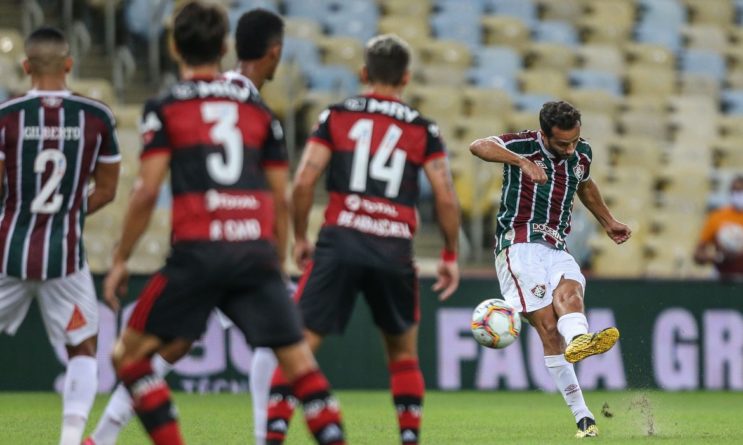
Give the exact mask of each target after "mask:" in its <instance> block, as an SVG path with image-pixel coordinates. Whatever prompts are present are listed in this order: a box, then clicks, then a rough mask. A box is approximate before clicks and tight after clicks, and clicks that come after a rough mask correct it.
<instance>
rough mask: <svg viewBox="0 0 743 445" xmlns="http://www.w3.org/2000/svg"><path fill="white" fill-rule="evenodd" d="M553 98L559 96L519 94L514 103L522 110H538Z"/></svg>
mask: <svg viewBox="0 0 743 445" xmlns="http://www.w3.org/2000/svg"><path fill="white" fill-rule="evenodd" d="M553 100H557V98H556V97H554V96H552V95H549V94H533V93H532V94H517V95H516V96H515V100H514V104H515V105H516V108H518V109H519V110H521V111H532V112H538V111H539V110H541V109H542V105H544V103H545V102H549V101H553Z"/></svg>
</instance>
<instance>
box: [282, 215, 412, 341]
mask: <svg viewBox="0 0 743 445" xmlns="http://www.w3.org/2000/svg"><path fill="white" fill-rule="evenodd" d="M359 238H361V239H359ZM374 238H376V237H371V238H370V236H368V235H363V234H359V233H358V232H355V231H352V230H349V229H338V228H332V229H327V228H326V229H323V230H322V232H321V234H320V238H319V240H318V243H317V249H316V250H315V257H314V260H313V262H312V264H311V265H310V266H309V267H308V268H307V270H306V271H305V273H304V275H303V276H302V279H301V280H300V282H299V286H298V289H297V293H296V299H298V305H299V310H300V312H301V314H302V319H303V321H304V324H305V327H307V328H308V329H310V330H311V331H314V332H317V333H318V334H322V335H326V334H333V333H342V332H343V331H344V330H345V328H346V325H347V324H348V321H349V319H350V318H351V314H352V312H353V307H354V304H355V302H356V298H357V296H358V294H359V293H361V294H363V296H364V299H365V300H366V302H367V304H368V305H369V309H370V310H371V313H372V316H373V318H374V323H375V324H376V325H377V326H378V327H379V328H380V329H381V330H382V332H384V333H387V334H392V335H397V334H402V333H403V332H405V331H407V330H408V329H409V328H410V327H411V326H414V325H416V324H417V323H418V321H419V320H420V307H419V303H418V277H417V275H416V271H415V266H414V264H413V261H412V255H404V256H402V257H400V256H397V257H396V258H395V259H394V261H393V260H392V259H390V258H388V259H387V261H380V260H381V259H382V258H380V256H379V255H377V254H378V253H380V252H375V251H373V250H374V249H373V248H370V246H369V245H367V243H368V242H372V243H373V242H375V241H380V240H379V239H377V240H375V239H374ZM384 241H385V242H386V241H389V240H384ZM394 241H401V240H394ZM403 242H406V241H403ZM382 244H384V242H382ZM380 247H383V246H380ZM388 247H389V246H388ZM395 249H396V247H394V246H393V247H392V248H388V249H384V248H383V249H382V250H381V252H386V254H388V253H390V252H392V251H395ZM405 249H408V251H410V249H409V248H405ZM405 249H402V250H403V251H404V250H405ZM381 255H382V256H384V255H385V253H382V254H381Z"/></svg>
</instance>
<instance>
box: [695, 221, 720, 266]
mask: <svg viewBox="0 0 743 445" xmlns="http://www.w3.org/2000/svg"><path fill="white" fill-rule="evenodd" d="M718 228H719V224H718V220H717V218H715V217H714V216H711V217H709V218H707V221H706V222H705V223H704V227H702V232H701V234H700V236H699V242H698V243H697V247H696V248H695V249H694V261H695V262H696V263H697V264H709V263H719V262H721V261H722V260H723V258H724V254H723V252H721V251H720V250H719V249H718V248H717V245H716V244H715V242H714V239H715V234H716V233H717V229H718Z"/></svg>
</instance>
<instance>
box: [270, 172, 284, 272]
mask: <svg viewBox="0 0 743 445" xmlns="http://www.w3.org/2000/svg"><path fill="white" fill-rule="evenodd" d="M266 181H267V182H268V187H269V188H270V189H271V194H272V195H273V208H274V215H275V219H274V227H273V230H274V236H275V237H276V250H278V254H279V261H280V262H281V266H282V268H283V266H284V261H285V260H286V244H287V240H288V238H289V196H288V195H287V191H288V190H287V189H288V187H287V185H288V184H289V169H288V168H287V167H286V166H281V167H267V168H266Z"/></svg>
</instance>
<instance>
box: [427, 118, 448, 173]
mask: <svg viewBox="0 0 743 445" xmlns="http://www.w3.org/2000/svg"><path fill="white" fill-rule="evenodd" d="M445 156H446V148H444V141H443V140H442V139H441V132H440V131H439V126H438V125H436V124H434V123H431V124H429V125H428V128H426V156H425V158H424V159H423V163H424V164H425V163H426V162H428V161H430V160H432V159H436V158H441V157H445Z"/></svg>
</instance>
